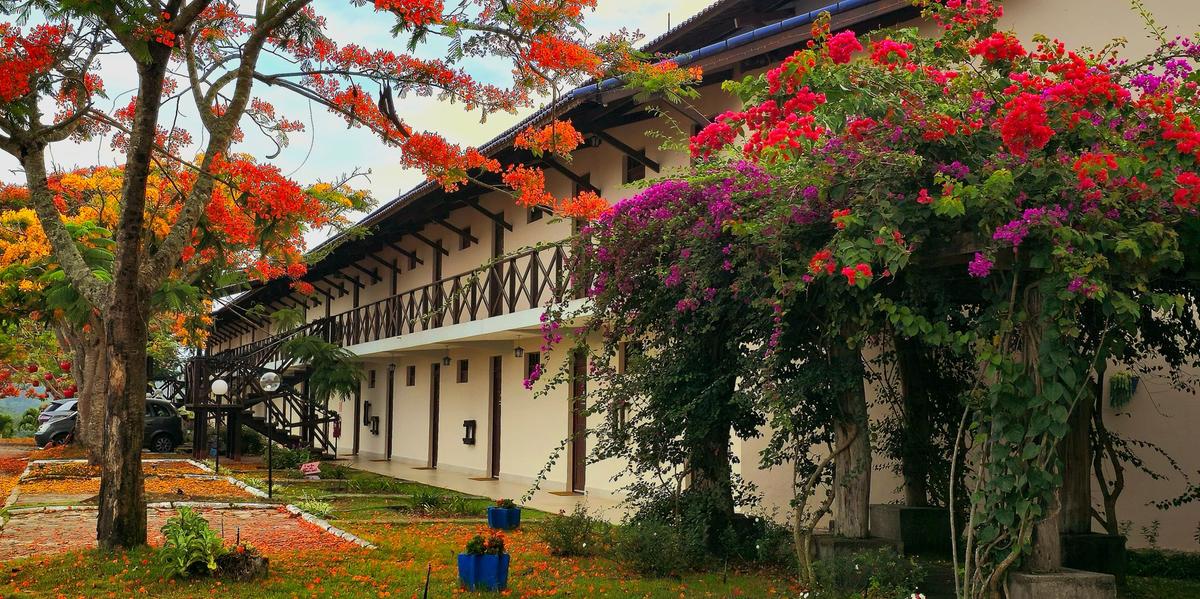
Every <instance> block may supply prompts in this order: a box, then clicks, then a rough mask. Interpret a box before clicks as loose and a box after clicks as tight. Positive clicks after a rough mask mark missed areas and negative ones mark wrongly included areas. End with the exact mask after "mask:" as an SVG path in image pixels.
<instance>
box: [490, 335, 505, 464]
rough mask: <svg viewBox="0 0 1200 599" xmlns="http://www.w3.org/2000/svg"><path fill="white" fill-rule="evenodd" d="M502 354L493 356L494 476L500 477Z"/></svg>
mask: <svg viewBox="0 0 1200 599" xmlns="http://www.w3.org/2000/svg"><path fill="white" fill-rule="evenodd" d="M503 363H504V362H503V359H502V357H501V356H492V410H491V411H492V436H491V442H492V464H491V476H492V478H500V380H501V379H500V367H501V366H502V365H503Z"/></svg>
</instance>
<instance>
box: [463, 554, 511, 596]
mask: <svg viewBox="0 0 1200 599" xmlns="http://www.w3.org/2000/svg"><path fill="white" fill-rule="evenodd" d="M508 562H509V555H508V554H507V553H505V554H503V555H471V554H469V553H460V554H458V581H459V582H460V583H462V585H463V586H464V587H466V588H467V589H468V590H472V591H503V590H504V589H506V588H508Z"/></svg>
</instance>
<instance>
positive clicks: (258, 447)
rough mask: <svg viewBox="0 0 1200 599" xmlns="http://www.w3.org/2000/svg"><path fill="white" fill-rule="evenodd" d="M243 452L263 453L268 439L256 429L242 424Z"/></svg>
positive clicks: (250, 453) (249, 453)
mask: <svg viewBox="0 0 1200 599" xmlns="http://www.w3.org/2000/svg"><path fill="white" fill-rule="evenodd" d="M241 434H242V453H243V454H246V455H262V453H263V451H265V450H266V447H267V440H266V437H263V436H262V435H261V434H259V433H258V432H257V431H255V430H254V429H252V428H250V427H248V426H242V432H241Z"/></svg>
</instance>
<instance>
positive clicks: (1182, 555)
mask: <svg viewBox="0 0 1200 599" xmlns="http://www.w3.org/2000/svg"><path fill="white" fill-rule="evenodd" d="M1126 555H1128V558H1129V564H1128V569H1127V570H1126V573H1127V574H1128V575H1130V576H1154V577H1161V578H1175V579H1179V580H1195V581H1200V553H1195V552H1185V551H1163V550H1160V549H1130V550H1129V551H1127V552H1126Z"/></svg>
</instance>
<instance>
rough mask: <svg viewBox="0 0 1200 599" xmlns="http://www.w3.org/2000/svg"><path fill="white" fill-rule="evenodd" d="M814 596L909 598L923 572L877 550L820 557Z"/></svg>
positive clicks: (908, 561) (913, 563) (890, 553)
mask: <svg viewBox="0 0 1200 599" xmlns="http://www.w3.org/2000/svg"><path fill="white" fill-rule="evenodd" d="M814 567H815V570H816V573H817V593H816V597H829V598H836V599H843V598H845V599H851V598H853V599H909V598H910V597H912V595H913V593H915V592H916V591H917V587H918V585H920V584H921V581H922V580H923V579H924V577H925V574H924V571H923V570H922V568H921V566H920V565H919V564H918V563H917V562H916V561H914V560H912V559H905V558H904V557H902V556H900V555H898V554H897V553H896V552H895V551H892V550H889V549H879V550H875V551H864V552H862V553H854V554H852V555H849V556H839V557H834V558H830V559H825V560H820V561H818V562H816V564H815V566H814Z"/></svg>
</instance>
